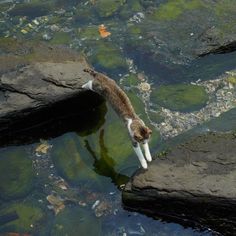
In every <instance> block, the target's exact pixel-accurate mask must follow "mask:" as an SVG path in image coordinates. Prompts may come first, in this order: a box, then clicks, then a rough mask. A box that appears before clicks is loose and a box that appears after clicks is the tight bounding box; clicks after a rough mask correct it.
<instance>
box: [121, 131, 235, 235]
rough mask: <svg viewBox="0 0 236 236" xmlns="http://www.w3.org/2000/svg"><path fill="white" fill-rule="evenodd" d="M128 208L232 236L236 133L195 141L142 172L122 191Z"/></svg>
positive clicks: (184, 145)
mask: <svg viewBox="0 0 236 236" xmlns="http://www.w3.org/2000/svg"><path fill="white" fill-rule="evenodd" d="M123 202H124V204H125V206H126V207H127V208H129V209H133V210H137V211H141V212H145V213H148V214H151V215H152V216H156V217H163V218H164V219H167V220H168V219H171V220H175V221H178V222H181V223H184V224H190V225H193V224H200V225H204V226H207V227H212V228H213V229H215V230H219V231H221V232H224V234H225V235H227V234H228V235H232V234H231V233H232V232H235V230H236V135H235V134H208V135H204V136H199V137H197V138H194V139H191V140H190V141H189V142H187V143H185V144H182V145H180V146H178V147H176V148H174V149H173V150H172V151H170V152H169V153H168V154H167V155H166V156H164V157H161V158H157V159H155V160H154V161H153V162H152V163H151V164H150V166H149V168H148V170H146V171H144V170H139V171H138V172H137V173H136V174H135V175H134V176H133V178H132V179H131V181H130V182H129V183H128V184H127V185H126V187H125V189H124V191H123Z"/></svg>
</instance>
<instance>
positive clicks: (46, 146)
mask: <svg viewBox="0 0 236 236" xmlns="http://www.w3.org/2000/svg"><path fill="white" fill-rule="evenodd" d="M40 142H41V144H40V145H39V146H38V147H37V148H36V149H35V152H36V155H37V156H40V155H42V154H47V152H48V150H49V148H51V147H52V145H49V144H48V143H47V141H44V140H41V141H40Z"/></svg>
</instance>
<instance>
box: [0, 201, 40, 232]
mask: <svg viewBox="0 0 236 236" xmlns="http://www.w3.org/2000/svg"><path fill="white" fill-rule="evenodd" d="M12 213H14V214H15V215H16V216H18V219H16V220H13V221H10V222H8V223H4V224H3V225H0V232H18V233H33V231H34V229H35V228H38V226H39V225H40V223H41V222H42V221H43V220H45V215H44V212H43V211H42V209H41V208H39V207H36V206H33V205H32V204H29V203H13V204H11V205H9V206H6V207H4V208H2V209H1V210H0V216H4V215H8V214H12ZM32 226H33V227H32Z"/></svg>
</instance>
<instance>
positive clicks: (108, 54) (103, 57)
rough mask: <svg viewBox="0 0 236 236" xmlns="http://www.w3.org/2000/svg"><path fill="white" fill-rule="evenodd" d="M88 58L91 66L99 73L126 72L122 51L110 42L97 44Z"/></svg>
mask: <svg viewBox="0 0 236 236" xmlns="http://www.w3.org/2000/svg"><path fill="white" fill-rule="evenodd" d="M96 46H97V47H96V48H95V51H94V53H93V55H92V56H91V58H90V61H91V62H92V64H93V65H94V66H95V67H96V68H99V70H101V71H104V70H105V71H108V72H113V73H114V71H115V70H116V71H119V72H121V71H122V72H124V71H126V70H127V65H126V62H125V58H124V56H123V55H122V51H121V50H120V49H119V48H118V47H117V46H115V45H112V43H110V42H105V41H104V42H99V43H97V45H96Z"/></svg>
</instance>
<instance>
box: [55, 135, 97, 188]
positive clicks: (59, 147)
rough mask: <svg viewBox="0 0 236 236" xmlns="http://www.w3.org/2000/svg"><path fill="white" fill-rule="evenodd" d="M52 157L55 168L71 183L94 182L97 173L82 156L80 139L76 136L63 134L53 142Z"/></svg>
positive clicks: (95, 182)
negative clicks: (63, 135)
mask: <svg viewBox="0 0 236 236" xmlns="http://www.w3.org/2000/svg"><path fill="white" fill-rule="evenodd" d="M53 147H54V148H53V149H52V153H51V155H52V158H53V162H54V165H55V167H56V169H57V170H58V171H59V172H60V173H61V175H62V176H63V177H64V178H65V179H66V180H68V181H69V182H71V183H73V184H82V183H87V184H94V186H95V184H96V186H97V187H98V183H97V175H96V173H95V172H94V171H93V170H92V169H91V168H90V166H89V164H87V161H89V160H86V158H83V156H84V155H83V153H82V150H83V148H82V147H81V146H80V141H79V139H78V137H76V136H73V135H72V136H71V135H65V137H64V138H63V139H62V138H60V139H58V141H56V142H55V143H54V144H53Z"/></svg>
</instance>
